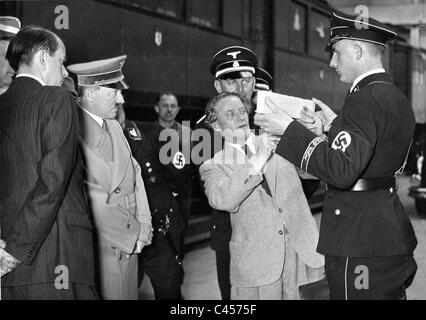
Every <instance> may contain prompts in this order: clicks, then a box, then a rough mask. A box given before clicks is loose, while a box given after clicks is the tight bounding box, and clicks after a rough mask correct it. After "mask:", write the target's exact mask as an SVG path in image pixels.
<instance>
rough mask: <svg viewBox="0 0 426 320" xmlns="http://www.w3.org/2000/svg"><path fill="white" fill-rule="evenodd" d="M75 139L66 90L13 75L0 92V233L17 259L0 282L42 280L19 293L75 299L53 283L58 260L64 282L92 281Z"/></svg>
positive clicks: (71, 106) (75, 121) (26, 283)
mask: <svg viewBox="0 0 426 320" xmlns="http://www.w3.org/2000/svg"><path fill="white" fill-rule="evenodd" d="M77 142H78V116H77V106H76V104H75V102H74V99H73V97H72V96H71V94H70V93H69V92H68V91H67V90H66V89H63V88H60V87H51V86H42V85H41V83H39V82H38V81H37V80H35V79H32V78H30V77H18V78H16V79H15V80H14V81H13V83H12V85H11V86H10V88H9V90H8V91H7V92H6V93H5V94H3V95H1V97H0V181H1V182H0V191H1V192H0V218H1V238H2V239H4V240H5V241H6V243H7V248H6V250H7V251H8V252H9V253H10V254H11V255H12V256H14V257H15V258H17V259H18V260H20V261H21V262H22V263H21V264H19V265H18V266H17V268H16V269H15V270H14V271H13V272H11V273H9V274H7V275H6V276H4V277H3V278H2V287H3V288H6V287H15V288H16V287H22V286H29V285H31V286H33V287H34V285H40V284H43V285H44V286H45V287H44V288H43V289H41V290H40V292H38V293H37V292H35V291H33V294H35V296H34V295H29V296H26V295H23V296H21V297H20V298H22V299H33V298H35V299H42V298H48V299H56V298H70V299H73V298H79V297H76V296H70V295H69V294H70V293H71V292H72V290H56V289H55V287H54V286H53V284H54V282H55V279H57V277H58V276H59V275H60V274H61V272H58V269H57V267H58V266H61V268H62V269H60V270H62V271H64V270H65V269H64V268H65V267H66V268H67V270H68V281H69V283H70V284H78V285H88V286H94V280H95V279H94V275H95V273H94V256H93V240H92V223H91V222H90V219H89V213H88V210H87V205H86V201H85V197H84V193H83V188H84V185H83V174H82V166H81V157H80V154H79V151H78V147H77ZM64 280H67V279H64ZM46 284H51V287H52V288H50V290H49V289H47V287H46ZM6 291H7V290H4V298H8V297H7V296H6ZM80 298H83V297H80ZM84 298H89V296H85V297H84Z"/></svg>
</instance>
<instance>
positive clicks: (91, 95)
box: [84, 88, 96, 101]
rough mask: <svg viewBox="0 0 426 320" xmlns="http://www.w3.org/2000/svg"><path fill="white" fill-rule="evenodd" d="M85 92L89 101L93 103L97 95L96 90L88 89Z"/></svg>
mask: <svg viewBox="0 0 426 320" xmlns="http://www.w3.org/2000/svg"><path fill="white" fill-rule="evenodd" d="M84 92H85V95H86V97H87V99H88V100H89V101H92V100H93V99H95V93H96V89H95V88H88V89H86V90H85V91H84Z"/></svg>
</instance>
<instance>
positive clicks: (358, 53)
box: [354, 44, 362, 60]
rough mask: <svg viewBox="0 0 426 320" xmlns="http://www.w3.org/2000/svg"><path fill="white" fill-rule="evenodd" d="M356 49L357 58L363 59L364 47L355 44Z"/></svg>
mask: <svg viewBox="0 0 426 320" xmlns="http://www.w3.org/2000/svg"><path fill="white" fill-rule="evenodd" d="M354 50H355V58H356V59H357V60H359V59H361V57H362V47H361V46H360V45H359V44H355V45H354Z"/></svg>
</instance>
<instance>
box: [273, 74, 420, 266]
mask: <svg viewBox="0 0 426 320" xmlns="http://www.w3.org/2000/svg"><path fill="white" fill-rule="evenodd" d="M414 127H415V119H414V113H413V110H412V109H411V107H410V104H409V103H408V101H407V99H406V98H405V97H404V95H403V94H402V92H401V91H399V89H398V88H397V87H396V86H395V85H394V84H393V83H392V80H391V78H390V77H389V75H387V74H386V73H376V74H373V75H370V76H368V77H366V78H364V79H363V80H361V81H360V83H359V84H358V85H357V87H356V89H355V90H354V92H353V93H351V94H350V95H348V96H347V97H346V99H345V104H344V106H343V110H342V112H341V114H339V116H338V117H337V118H335V120H334V122H333V125H332V126H331V129H330V132H329V134H328V141H327V140H324V141H321V140H320V138H318V137H316V136H315V135H314V134H313V133H312V132H310V131H309V130H307V129H305V128H304V127H303V126H302V125H301V124H299V123H297V122H296V121H294V122H293V123H291V124H290V125H289V127H288V128H287V130H286V131H285V133H284V135H283V137H282V139H281V141H280V143H279V145H278V147H277V150H276V153H277V154H279V155H281V156H283V157H285V158H286V159H287V160H289V161H290V162H292V163H293V164H295V165H296V166H300V167H301V169H303V170H304V171H306V172H308V173H311V174H313V175H315V176H316V177H318V178H320V179H322V180H324V181H326V182H327V183H328V184H329V185H332V186H334V188H333V190H331V188H329V191H327V194H326V197H325V200H324V209H323V215H322V218H321V232H320V240H319V244H318V251H319V252H321V253H323V254H326V255H332V256H341V257H371V256H394V255H411V254H412V253H413V251H414V248H415V247H416V245H417V240H416V236H415V234H414V230H413V227H412V225H411V222H410V219H409V218H408V216H407V214H406V212H405V210H404V208H403V206H402V204H401V202H400V200H399V198H398V194H397V192H396V189H395V188H386V189H384V188H383V189H379V190H368V191H362V192H357V191H350V188H351V187H352V186H353V184H354V183H355V182H356V181H357V179H359V178H366V179H374V178H385V177H390V178H392V177H393V176H394V175H395V172H397V171H398V169H399V168H400V167H401V166H402V164H403V162H404V159H405V156H406V154H407V152H408V148H409V145H410V141H411V139H412V137H413V133H414Z"/></svg>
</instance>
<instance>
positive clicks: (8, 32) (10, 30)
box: [0, 16, 21, 38]
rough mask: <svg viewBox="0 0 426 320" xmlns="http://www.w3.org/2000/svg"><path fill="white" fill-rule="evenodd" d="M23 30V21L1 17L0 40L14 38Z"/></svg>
mask: <svg viewBox="0 0 426 320" xmlns="http://www.w3.org/2000/svg"><path fill="white" fill-rule="evenodd" d="M20 29H21V20H19V19H18V18H15V17H9V16H0V38H3V37H13V36H14V35H15V34H17V33H18V32H19V30H20Z"/></svg>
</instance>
